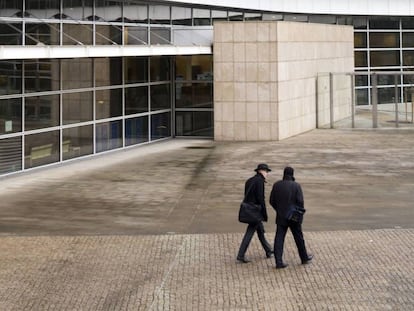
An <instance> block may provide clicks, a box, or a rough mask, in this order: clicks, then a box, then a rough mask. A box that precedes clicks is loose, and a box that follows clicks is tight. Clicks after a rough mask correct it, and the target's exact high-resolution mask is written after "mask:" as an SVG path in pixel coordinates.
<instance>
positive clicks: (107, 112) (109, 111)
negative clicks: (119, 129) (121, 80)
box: [95, 89, 122, 119]
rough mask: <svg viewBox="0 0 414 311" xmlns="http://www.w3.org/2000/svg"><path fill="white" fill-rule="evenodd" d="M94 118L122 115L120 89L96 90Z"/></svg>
mask: <svg viewBox="0 0 414 311" xmlns="http://www.w3.org/2000/svg"><path fill="white" fill-rule="evenodd" d="M95 110H96V119H105V118H112V117H118V116H120V115H122V89H113V90H100V91H96V105H95Z"/></svg>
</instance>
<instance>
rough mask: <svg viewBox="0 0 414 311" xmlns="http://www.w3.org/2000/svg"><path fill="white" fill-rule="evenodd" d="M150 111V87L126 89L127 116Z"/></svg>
mask: <svg viewBox="0 0 414 311" xmlns="http://www.w3.org/2000/svg"><path fill="white" fill-rule="evenodd" d="M147 111H148V86H140V87H128V88H125V114H126V115H130V114H135V113H143V112H147Z"/></svg>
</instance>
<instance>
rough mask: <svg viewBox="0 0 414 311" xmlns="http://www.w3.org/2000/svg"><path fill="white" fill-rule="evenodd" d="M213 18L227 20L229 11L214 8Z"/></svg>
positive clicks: (214, 19)
mask: <svg viewBox="0 0 414 311" xmlns="http://www.w3.org/2000/svg"><path fill="white" fill-rule="evenodd" d="M211 18H212V20H213V24H214V21H226V20H227V11H217V10H212V11H211Z"/></svg>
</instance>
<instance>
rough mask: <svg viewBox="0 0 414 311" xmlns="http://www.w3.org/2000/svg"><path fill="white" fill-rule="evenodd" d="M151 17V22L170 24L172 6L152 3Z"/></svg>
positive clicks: (150, 8) (150, 7)
mask: <svg viewBox="0 0 414 311" xmlns="http://www.w3.org/2000/svg"><path fill="white" fill-rule="evenodd" d="M149 18H150V23H151V24H168V25H169V24H170V7H169V6H165V5H150V6H149Z"/></svg>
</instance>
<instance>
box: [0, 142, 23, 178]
mask: <svg viewBox="0 0 414 311" xmlns="http://www.w3.org/2000/svg"><path fill="white" fill-rule="evenodd" d="M21 169H22V138H21V137H13V138H6V139H1V140H0V174H7V173H12V172H16V171H20V170H21Z"/></svg>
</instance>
